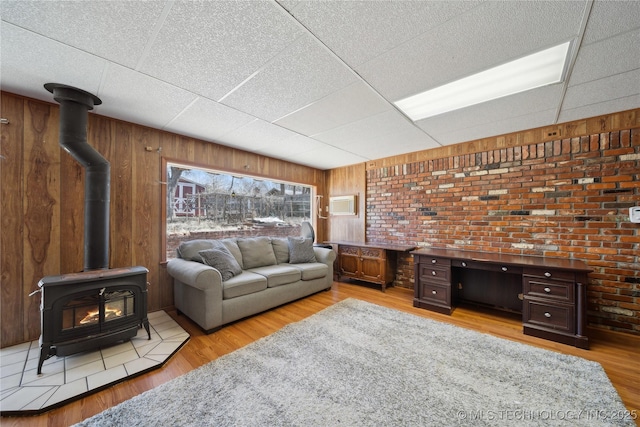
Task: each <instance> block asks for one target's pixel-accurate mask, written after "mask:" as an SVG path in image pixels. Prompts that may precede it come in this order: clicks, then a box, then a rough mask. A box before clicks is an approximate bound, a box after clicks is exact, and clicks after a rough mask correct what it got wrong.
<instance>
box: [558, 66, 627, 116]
mask: <svg viewBox="0 0 640 427" xmlns="http://www.w3.org/2000/svg"><path fill="white" fill-rule="evenodd" d="M633 88H635V90H633ZM637 94H640V68H637V69H635V70H633V71H629V72H628V73H623V74H617V75H614V76H611V77H606V78H602V79H598V80H595V81H592V82H588V83H584V84H581V85H579V86H572V87H569V88H568V89H567V94H566V96H565V99H564V103H563V105H562V106H563V108H567V109H573V108H577V107H581V106H584V105H590V104H598V103H600V102H604V101H609V100H613V99H618V98H626V97H628V96H630V95H637Z"/></svg>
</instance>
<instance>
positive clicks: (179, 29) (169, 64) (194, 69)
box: [140, 1, 302, 100]
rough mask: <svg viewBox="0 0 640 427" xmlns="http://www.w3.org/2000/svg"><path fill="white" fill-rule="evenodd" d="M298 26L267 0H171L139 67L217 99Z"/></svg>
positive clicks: (280, 46) (292, 35)
mask: <svg viewBox="0 0 640 427" xmlns="http://www.w3.org/2000/svg"><path fill="white" fill-rule="evenodd" d="M301 34H302V30H301V29H300V27H299V26H298V25H297V24H295V23H294V22H292V20H291V18H290V17H288V16H287V15H286V14H285V13H284V11H283V10H282V9H281V7H280V6H278V5H277V4H274V3H270V2H262V1H260V2H253V1H250V2H241V1H240V2H226V1H224V2H208V1H207V2H195V1H186V2H176V3H174V5H173V7H172V9H171V12H170V13H169V14H168V16H167V18H166V20H165V22H164V25H163V26H162V28H161V29H160V30H159V32H158V35H157V37H156V39H155V42H154V43H153V45H152V47H151V48H150V49H149V57H148V58H147V59H146V60H145V61H144V63H143V64H142V65H141V67H140V70H141V71H143V72H145V73H147V74H149V75H151V76H154V77H157V78H159V79H161V80H164V81H167V82H169V83H172V84H175V85H176V86H180V87H183V88H185V89H188V90H190V91H192V92H194V93H198V94H200V95H202V96H204V97H206V98H209V99H213V100H219V99H220V98H222V97H223V96H224V95H225V94H227V93H228V92H230V91H231V90H232V89H233V88H235V87H236V86H237V85H238V84H240V83H241V82H243V81H244V80H245V79H247V78H248V77H249V76H250V75H251V74H252V73H253V72H255V71H256V70H257V69H259V68H260V67H262V66H263V65H264V64H265V63H266V62H268V61H269V59H271V58H272V57H273V56H275V55H277V54H278V53H279V52H280V51H281V50H283V49H284V48H285V47H286V46H288V45H289V44H291V43H292V42H293V41H294V40H295V39H296V38H298V37H300V35H301Z"/></svg>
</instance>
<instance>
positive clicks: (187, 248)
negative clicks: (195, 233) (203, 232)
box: [177, 239, 218, 263]
mask: <svg viewBox="0 0 640 427" xmlns="http://www.w3.org/2000/svg"><path fill="white" fill-rule="evenodd" d="M217 246H218V244H217V242H216V241H215V240H206V239H196V240H189V241H187V242H182V243H180V246H178V249H177V253H178V256H179V257H180V258H182V259H186V260H187V261H196V262H200V263H201V262H202V257H201V256H200V254H199V252H200V251H204V250H206V249H213V248H215V247H217Z"/></svg>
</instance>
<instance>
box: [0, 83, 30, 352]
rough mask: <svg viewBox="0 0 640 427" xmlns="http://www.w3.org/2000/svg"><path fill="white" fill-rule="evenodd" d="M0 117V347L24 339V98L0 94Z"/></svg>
mask: <svg viewBox="0 0 640 427" xmlns="http://www.w3.org/2000/svg"><path fill="white" fill-rule="evenodd" d="M1 96H2V98H0V107H1V109H0V117H2V118H5V119H7V120H8V121H9V123H8V124H0V156H1V157H0V265H1V266H2V269H1V270H0V313H2V320H3V321H2V323H1V325H2V330H1V333H0V347H5V346H7V345H9V344H11V343H16V342H21V341H23V340H24V337H25V336H26V334H25V329H24V323H23V322H21V321H19V319H22V317H23V315H24V297H23V295H24V294H23V291H24V289H23V288H24V287H23V283H24V281H23V278H22V274H23V269H22V265H23V263H22V261H23V258H24V241H23V239H22V233H23V221H22V219H23V215H22V206H23V199H24V189H23V181H24V169H23V168H24V158H23V155H24V152H23V135H24V100H23V99H22V98H18V97H15V96H12V95H9V94H5V93H3V94H1Z"/></svg>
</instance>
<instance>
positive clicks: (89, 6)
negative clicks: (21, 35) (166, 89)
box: [0, 0, 165, 67]
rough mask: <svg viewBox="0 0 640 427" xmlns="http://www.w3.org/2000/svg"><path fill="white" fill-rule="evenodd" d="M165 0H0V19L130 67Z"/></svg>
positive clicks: (144, 43)
mask: <svg viewBox="0 0 640 427" xmlns="http://www.w3.org/2000/svg"><path fill="white" fill-rule="evenodd" d="M164 5H165V2H155V1H150V2H122V1H108V2H107V1H68V2H67V1H5V0H3V1H1V2H0V15H2V20H3V21H6V22H11V23H13V24H15V25H17V26H19V27H22V28H24V29H27V30H30V31H33V32H34V33H37V34H46V35H47V37H48V38H51V39H53V40H56V41H59V42H62V43H64V44H67V45H69V46H73V47H76V48H78V49H80V50H82V51H85V52H91V53H92V54H93V55H96V56H99V57H101V58H104V59H108V60H110V61H113V62H116V63H119V64H122V65H125V66H128V67H134V66H135V65H136V63H137V61H138V60H139V59H140V57H141V55H142V54H143V52H144V48H145V45H146V43H147V42H148V41H149V40H150V38H151V36H152V33H153V28H154V23H155V22H156V21H157V20H158V18H160V16H161V14H162V10H163V8H164Z"/></svg>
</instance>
